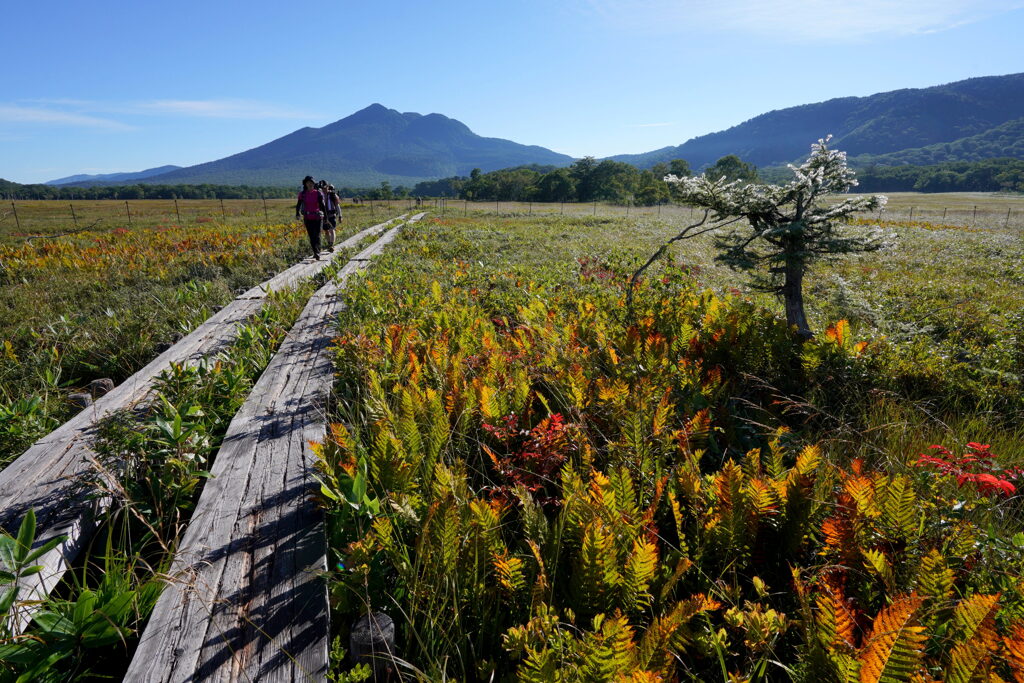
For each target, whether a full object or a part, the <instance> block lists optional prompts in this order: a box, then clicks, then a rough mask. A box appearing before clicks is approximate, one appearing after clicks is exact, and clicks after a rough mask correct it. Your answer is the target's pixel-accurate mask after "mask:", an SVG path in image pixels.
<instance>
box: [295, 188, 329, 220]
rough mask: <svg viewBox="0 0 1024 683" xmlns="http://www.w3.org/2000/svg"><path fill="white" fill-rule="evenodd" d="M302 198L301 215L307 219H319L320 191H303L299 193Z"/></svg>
mask: <svg viewBox="0 0 1024 683" xmlns="http://www.w3.org/2000/svg"><path fill="white" fill-rule="evenodd" d="M299 196H300V197H301V198H302V213H304V214H305V215H306V217H307V218H319V217H320V197H322V196H323V195H321V194H320V190H313V191H311V192H310V191H307V190H303V191H302V192H300V193H299Z"/></svg>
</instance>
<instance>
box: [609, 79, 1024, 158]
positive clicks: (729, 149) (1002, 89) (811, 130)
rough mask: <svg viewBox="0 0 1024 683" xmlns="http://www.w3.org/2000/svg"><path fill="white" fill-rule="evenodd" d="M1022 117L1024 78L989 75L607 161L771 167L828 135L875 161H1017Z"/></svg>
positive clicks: (774, 116)
mask: <svg viewBox="0 0 1024 683" xmlns="http://www.w3.org/2000/svg"><path fill="white" fill-rule="evenodd" d="M1022 117H1024V74H1012V75H1008V76H986V77H983V78H971V79H968V80H965V81H958V82H956V83H949V84H947V85H939V86H935V87H931V88H908V89H903V90H893V91H891V92H884V93H879V94H876V95H870V96H868V97H842V98H838V99H833V100H828V101H827V102H819V103H817V104H805V105H801V106H798V107H790V108H788V109H780V110H776V111H770V112H768V113H766V114H761V115H760V116H756V117H754V118H752V119H750V120H749V121H745V122H744V123H741V124H739V125H737V126H733V127H732V128H729V129H727V130H723V131H721V132H718V133H711V134H709V135H702V136H700V137H696V138H693V139H691V140H688V141H686V142H684V143H683V144H681V145H679V146H677V147H663V148H661V149H658V150H654V151H653V152H647V153H644V154H623V155H619V156H615V157H611V158H612V159H615V160H617V161H625V162H628V163H631V164H635V165H637V166H639V167H641V168H649V167H650V166H652V165H653V164H655V163H657V162H659V161H668V160H670V159H677V158H679V159H686V160H687V161H688V162H690V166H691V167H692V168H694V169H700V168H701V167H703V166H707V165H708V164H712V163H714V162H715V161H717V160H718V159H720V158H721V157H723V156H725V155H727V154H736V155H738V156H739V157H740V158H741V159H743V160H744V161H747V162H749V163H753V164H756V165H758V166H772V165H778V164H785V163H787V162H792V161H795V160H798V159H800V158H801V157H804V156H806V155H807V154H808V152H809V151H810V145H811V143H812V142H813V141H814V140H816V139H818V138H819V137H823V136H825V135H827V134H829V133H831V134H832V135H833V141H832V142H833V144H834V145H835V146H836V147H837V148H839V149H842V150H844V151H846V152H847V153H848V154H849V155H850V156H851V157H857V158H858V159H868V158H869V155H870V157H871V158H872V160H873V161H876V162H877V163H914V164H917V163H935V160H937V159H939V158H940V157H941V158H942V160H944V161H955V160H977V159H980V158H993V157H1005V156H1015V155H1018V154H1019V153H1020V150H1021V147H1022V141H1024V125H1022V123H1021V122H1020V121H1019V119H1021V118H1022ZM914 150H928V151H921V152H916V151H914ZM1013 150H1016V151H1013ZM918 159H920V161H919V160H918Z"/></svg>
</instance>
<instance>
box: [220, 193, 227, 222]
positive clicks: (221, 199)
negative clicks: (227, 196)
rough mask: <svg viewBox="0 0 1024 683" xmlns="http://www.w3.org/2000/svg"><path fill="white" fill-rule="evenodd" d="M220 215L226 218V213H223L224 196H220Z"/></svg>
mask: <svg viewBox="0 0 1024 683" xmlns="http://www.w3.org/2000/svg"><path fill="white" fill-rule="evenodd" d="M220 216H221V218H227V214H226V213H224V198H223V197H221V198H220Z"/></svg>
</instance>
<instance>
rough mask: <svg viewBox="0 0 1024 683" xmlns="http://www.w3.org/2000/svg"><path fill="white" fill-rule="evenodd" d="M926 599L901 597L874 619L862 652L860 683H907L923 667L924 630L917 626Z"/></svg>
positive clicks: (913, 595)
mask: <svg viewBox="0 0 1024 683" xmlns="http://www.w3.org/2000/svg"><path fill="white" fill-rule="evenodd" d="M923 602H924V599H923V598H921V597H920V596H918V595H917V594H916V593H911V594H910V595H902V596H900V597H898V598H896V600H894V601H893V603H892V604H891V605H889V606H888V607H886V608H884V609H882V611H881V612H879V613H878V616H876V617H875V621H874V623H873V624H872V626H871V632H870V633H869V634H868V638H867V644H866V645H865V646H864V648H863V649H862V651H861V653H860V656H859V657H858V659H859V660H860V663H861V667H860V680H861V683H889V682H890V681H891V682H895V681H906V680H907V679H909V678H910V676H911V675H912V674H914V673H915V672H916V671H917V670H918V668H919V667H920V664H921V659H922V657H923V654H924V653H923V647H924V642H925V639H926V638H925V635H924V633H923V632H924V628H923V627H921V626H918V625H917V618H916V617H917V610H918V608H920V607H921V603H923Z"/></svg>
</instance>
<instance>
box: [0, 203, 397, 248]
mask: <svg viewBox="0 0 1024 683" xmlns="http://www.w3.org/2000/svg"><path fill="white" fill-rule="evenodd" d="M415 206H416V200H414V199H410V200H372V201H371V200H365V201H362V202H359V203H353V202H351V201H348V202H344V203H343V204H342V216H343V217H344V214H345V212H346V211H352V210H355V211H357V212H359V213H360V214H362V213H363V212H366V213H368V214H369V215H370V216H371V217H373V216H377V215H380V216H384V215H385V214H387V213H388V212H393V211H395V210H402V209H406V208H409V209H411V208H415ZM294 216H295V200H294V199H138V200H118V199H97V200H79V201H67V200H8V201H5V202H4V203H3V204H0V238H2V239H17V238H25V237H38V236H42V237H52V236H57V235H62V234H68V233H73V232H81V231H85V230H115V229H120V228H124V229H135V228H152V227H165V226H189V225H198V224H203V223H216V222H219V223H225V224H232V225H236V224H257V223H288V222H291V221H293V220H294Z"/></svg>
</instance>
